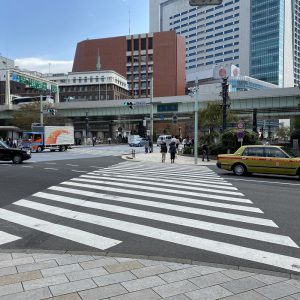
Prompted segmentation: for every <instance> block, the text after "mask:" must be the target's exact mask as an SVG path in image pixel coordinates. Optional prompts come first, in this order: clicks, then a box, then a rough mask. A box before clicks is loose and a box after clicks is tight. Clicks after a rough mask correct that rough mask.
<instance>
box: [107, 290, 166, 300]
mask: <svg viewBox="0 0 300 300" xmlns="http://www.w3.org/2000/svg"><path fill="white" fill-rule="evenodd" d="M158 299H161V297H160V296H159V295H157V294H156V293H155V292H154V291H153V290H143V291H138V292H133V293H129V294H125V295H121V296H116V297H111V298H110V300H158Z"/></svg>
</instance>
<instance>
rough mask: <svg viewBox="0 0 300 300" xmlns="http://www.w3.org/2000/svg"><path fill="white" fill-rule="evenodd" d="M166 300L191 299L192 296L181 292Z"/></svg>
mask: <svg viewBox="0 0 300 300" xmlns="http://www.w3.org/2000/svg"><path fill="white" fill-rule="evenodd" d="M164 300H191V298H188V297H187V296H185V295H184V294H180V295H176V296H173V297H168V298H164Z"/></svg>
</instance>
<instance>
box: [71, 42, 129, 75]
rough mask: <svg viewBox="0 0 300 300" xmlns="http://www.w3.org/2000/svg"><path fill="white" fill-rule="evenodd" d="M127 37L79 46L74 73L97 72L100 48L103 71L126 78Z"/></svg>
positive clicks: (81, 43) (85, 43) (84, 43)
mask: <svg viewBox="0 0 300 300" xmlns="http://www.w3.org/2000/svg"><path fill="white" fill-rule="evenodd" d="M126 47H127V45H126V37H125V36H121V37H113V38H105V39H95V40H86V41H82V42H80V43H78V44H77V47H76V53H75V58H74V64H73V70H72V71H73V72H84V71H96V63H97V56H98V48H99V54H100V62H101V69H102V70H114V71H116V72H117V73H119V74H121V75H123V76H125V77H126Z"/></svg>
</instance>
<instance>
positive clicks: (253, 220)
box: [63, 182, 278, 227]
mask: <svg viewBox="0 0 300 300" xmlns="http://www.w3.org/2000/svg"><path fill="white" fill-rule="evenodd" d="M63 184H65V185H71V186H76V187H78V186H80V187H87V188H90V187H93V188H94V189H99V190H103V191H105V190H106V191H112V192H117V193H124V194H133V195H135V196H137V195H139V194H137V193H136V192H135V191H131V190H126V191H123V190H119V189H114V188H105V187H99V186H93V185H88V184H80V183H77V184H76V183H73V182H64V183H63ZM140 195H141V193H140ZM142 195H143V196H145V195H146V196H147V197H152V198H155V199H157V194H154V193H142ZM160 198H161V199H167V200H170V201H179V202H188V203H195V204H202V203H201V202H200V201H197V200H192V199H189V198H185V199H184V198H182V197H175V196H173V197H172V196H169V195H160ZM197 202H198V203H197ZM204 202H205V201H204ZM220 204H221V203H220ZM204 205H207V206H215V205H214V204H213V203H212V204H210V202H208V203H207V204H204ZM217 207H219V205H217ZM201 210H202V209H199V210H198V211H201ZM241 210H243V209H242V207H241ZM202 211H205V212H206V214H205V215H209V214H208V213H209V212H210V213H211V215H212V216H214V215H218V216H224V217H223V218H224V219H229V220H230V218H228V217H229V216H230V217H231V220H235V221H240V222H247V223H254V224H259V225H263V226H270V227H278V226H277V225H276V224H275V223H274V222H273V221H272V220H268V219H261V218H255V217H247V216H239V215H235V214H230V213H222V212H211V211H209V210H202ZM244 211H246V209H244ZM202 214H204V213H202ZM225 216H227V218H226V217H225ZM248 220H249V221H248Z"/></svg>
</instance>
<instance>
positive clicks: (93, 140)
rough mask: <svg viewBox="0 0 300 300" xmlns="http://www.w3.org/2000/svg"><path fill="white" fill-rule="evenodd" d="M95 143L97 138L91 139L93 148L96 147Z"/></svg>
mask: <svg viewBox="0 0 300 300" xmlns="http://www.w3.org/2000/svg"><path fill="white" fill-rule="evenodd" d="M96 141H97V138H96V137H95V136H93V139H92V142H93V147H95V145H96Z"/></svg>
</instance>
